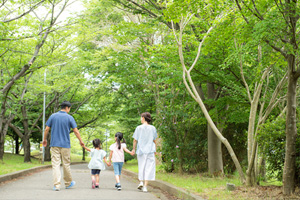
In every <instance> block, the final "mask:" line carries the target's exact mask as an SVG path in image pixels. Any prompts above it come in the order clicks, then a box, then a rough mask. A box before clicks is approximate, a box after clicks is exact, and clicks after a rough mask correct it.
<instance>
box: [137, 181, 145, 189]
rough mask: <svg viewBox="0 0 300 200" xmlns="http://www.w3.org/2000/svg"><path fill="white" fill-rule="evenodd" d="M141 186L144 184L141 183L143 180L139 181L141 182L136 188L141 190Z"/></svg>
mask: <svg viewBox="0 0 300 200" xmlns="http://www.w3.org/2000/svg"><path fill="white" fill-rule="evenodd" d="M143 186H144V185H143V182H141V183H140V184H139V185H138V187H137V189H139V190H142V188H143Z"/></svg>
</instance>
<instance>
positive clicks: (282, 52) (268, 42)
mask: <svg viewBox="0 0 300 200" xmlns="http://www.w3.org/2000/svg"><path fill="white" fill-rule="evenodd" d="M265 42H266V43H267V44H268V45H270V46H271V47H272V48H273V49H274V50H276V51H278V52H279V53H281V54H282V55H283V56H284V57H285V58H287V54H286V53H285V52H284V51H283V50H282V49H280V48H278V47H276V46H274V45H272V44H270V41H269V40H267V39H265Z"/></svg>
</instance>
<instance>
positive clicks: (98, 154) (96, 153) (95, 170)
mask: <svg viewBox="0 0 300 200" xmlns="http://www.w3.org/2000/svg"><path fill="white" fill-rule="evenodd" d="M93 146H94V149H89V148H87V147H86V146H84V147H83V148H85V149H86V150H87V151H89V152H91V160H90V162H89V165H88V168H89V169H91V174H92V188H93V189H95V188H99V179H100V177H99V175H100V171H101V170H105V165H104V163H103V160H104V162H105V163H106V164H107V166H110V163H108V162H107V160H106V152H105V151H104V150H102V148H101V141H100V140H99V139H94V140H93Z"/></svg>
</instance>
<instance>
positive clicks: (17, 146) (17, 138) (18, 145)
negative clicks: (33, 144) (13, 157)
mask: <svg viewBox="0 0 300 200" xmlns="http://www.w3.org/2000/svg"><path fill="white" fill-rule="evenodd" d="M15 143H16V146H15V147H16V154H19V148H20V143H19V136H18V135H16V136H15Z"/></svg>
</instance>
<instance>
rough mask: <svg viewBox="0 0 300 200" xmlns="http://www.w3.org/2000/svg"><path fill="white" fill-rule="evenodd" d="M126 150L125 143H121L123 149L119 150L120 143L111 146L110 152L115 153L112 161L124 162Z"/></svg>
mask: <svg viewBox="0 0 300 200" xmlns="http://www.w3.org/2000/svg"><path fill="white" fill-rule="evenodd" d="M123 148H126V144H125V143H121V149H119V148H118V143H114V144H112V145H110V147H109V150H111V151H113V154H112V159H111V160H112V161H113V162H124V150H123Z"/></svg>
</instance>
